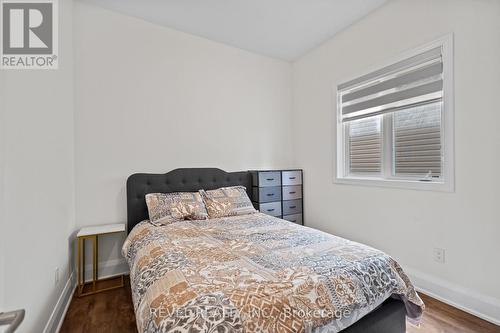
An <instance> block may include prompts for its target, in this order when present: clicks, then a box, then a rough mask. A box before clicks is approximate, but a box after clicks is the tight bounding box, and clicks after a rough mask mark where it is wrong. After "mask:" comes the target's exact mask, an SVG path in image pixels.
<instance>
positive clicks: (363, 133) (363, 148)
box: [349, 117, 382, 174]
mask: <svg viewBox="0 0 500 333" xmlns="http://www.w3.org/2000/svg"><path fill="white" fill-rule="evenodd" d="M381 167H382V135H381V131H380V117H369V118H364V119H359V120H354V121H352V122H350V123H349V170H350V172H351V173H354V174H380V172H381Z"/></svg>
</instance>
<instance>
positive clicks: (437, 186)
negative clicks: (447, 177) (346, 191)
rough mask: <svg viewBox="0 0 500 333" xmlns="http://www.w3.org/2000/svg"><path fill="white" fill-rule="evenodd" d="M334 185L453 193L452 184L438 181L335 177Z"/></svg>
mask: <svg viewBox="0 0 500 333" xmlns="http://www.w3.org/2000/svg"><path fill="white" fill-rule="evenodd" d="M333 182H334V183H335V184H346V185H358V186H376V187H389V188H400V189H408V190H420V191H436V192H454V187H453V184H451V183H450V182H438V181H430V182H426V181H420V180H401V179H384V178H365V177H352V176H350V177H342V178H340V177H335V179H334V180H333Z"/></svg>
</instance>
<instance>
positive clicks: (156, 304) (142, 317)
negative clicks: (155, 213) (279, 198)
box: [122, 213, 424, 333]
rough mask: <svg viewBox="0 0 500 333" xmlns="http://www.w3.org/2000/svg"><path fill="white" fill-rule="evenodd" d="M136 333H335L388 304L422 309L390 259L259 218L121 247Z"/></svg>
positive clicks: (143, 229)
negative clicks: (397, 300) (390, 299)
mask: <svg viewBox="0 0 500 333" xmlns="http://www.w3.org/2000/svg"><path fill="white" fill-rule="evenodd" d="M122 251H123V255H124V256H125V257H126V259H127V261H128V264H129V266H130V281H131V286H132V298H133V302H134V307H135V313H136V318H137V327H138V330H139V332H141V333H143V332H147V333H157V332H170V331H175V332H218V333H222V332H270V333H274V332H338V331H340V330H342V329H344V328H346V327H348V326H349V325H351V324H352V323H354V322H356V321H357V320H359V319H360V318H361V317H362V316H364V315H365V314H367V313H368V312H370V311H372V310H373V309H375V308H376V307H377V306H379V305H380V304H381V303H382V302H383V301H384V300H386V299H387V298H388V297H391V296H393V297H398V298H400V299H401V300H403V301H404V302H405V305H406V309H407V315H408V317H409V318H410V319H415V320H418V319H419V317H420V316H421V314H422V310H423V307H424V305H423V303H422V300H421V299H420V298H419V296H418V295H417V293H416V292H415V289H414V288H413V286H412V284H411V282H410V281H409V279H408V278H407V276H406V275H405V273H404V272H403V271H402V269H401V267H400V266H399V265H398V263H397V262H396V261H395V260H394V259H392V258H391V257H389V256H388V255H386V254H385V253H383V252H381V251H378V250H375V249H373V248H371V247H368V246H365V245H362V244H359V243H355V242H351V241H348V240H346V239H343V238H340V237H336V236H333V235H330V234H327V233H324V232H321V231H318V230H314V229H311V228H307V227H303V226H299V225H296V224H293V223H290V222H287V221H284V220H281V219H278V218H274V217H271V216H268V215H264V214H261V213H256V214H250V215H243V216H234V217H225V218H218V219H210V220H197V221H180V222H176V223H173V224H169V225H166V226H160V227H156V226H153V225H151V224H150V223H148V222H147V221H144V222H141V223H139V224H138V225H137V226H136V227H135V228H134V229H133V230H132V232H131V233H130V234H129V236H128V238H127V240H126V241H125V244H124V245H123V250H122Z"/></svg>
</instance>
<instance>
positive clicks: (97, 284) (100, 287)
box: [76, 223, 125, 296]
mask: <svg viewBox="0 0 500 333" xmlns="http://www.w3.org/2000/svg"><path fill="white" fill-rule="evenodd" d="M121 232H125V224H124V223H118V224H106V225H100V226H93V227H85V228H82V229H80V231H79V232H78V234H77V235H76V237H77V240H78V267H77V274H78V286H77V290H78V296H87V295H91V294H96V293H99V292H102V291H106V290H111V289H115V288H121V287H123V286H124V282H123V274H122V275H118V276H113V277H109V278H104V279H99V277H98V258H99V246H98V242H99V237H100V236H104V235H109V234H116V233H121ZM88 239H90V240H92V281H90V282H85V241H86V240H88ZM113 280H116V282H114V281H113ZM113 282H114V283H113Z"/></svg>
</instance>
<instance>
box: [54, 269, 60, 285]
mask: <svg viewBox="0 0 500 333" xmlns="http://www.w3.org/2000/svg"><path fill="white" fill-rule="evenodd" d="M58 282H59V267H56V270H55V271H54V283H55V284H57V283H58Z"/></svg>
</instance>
